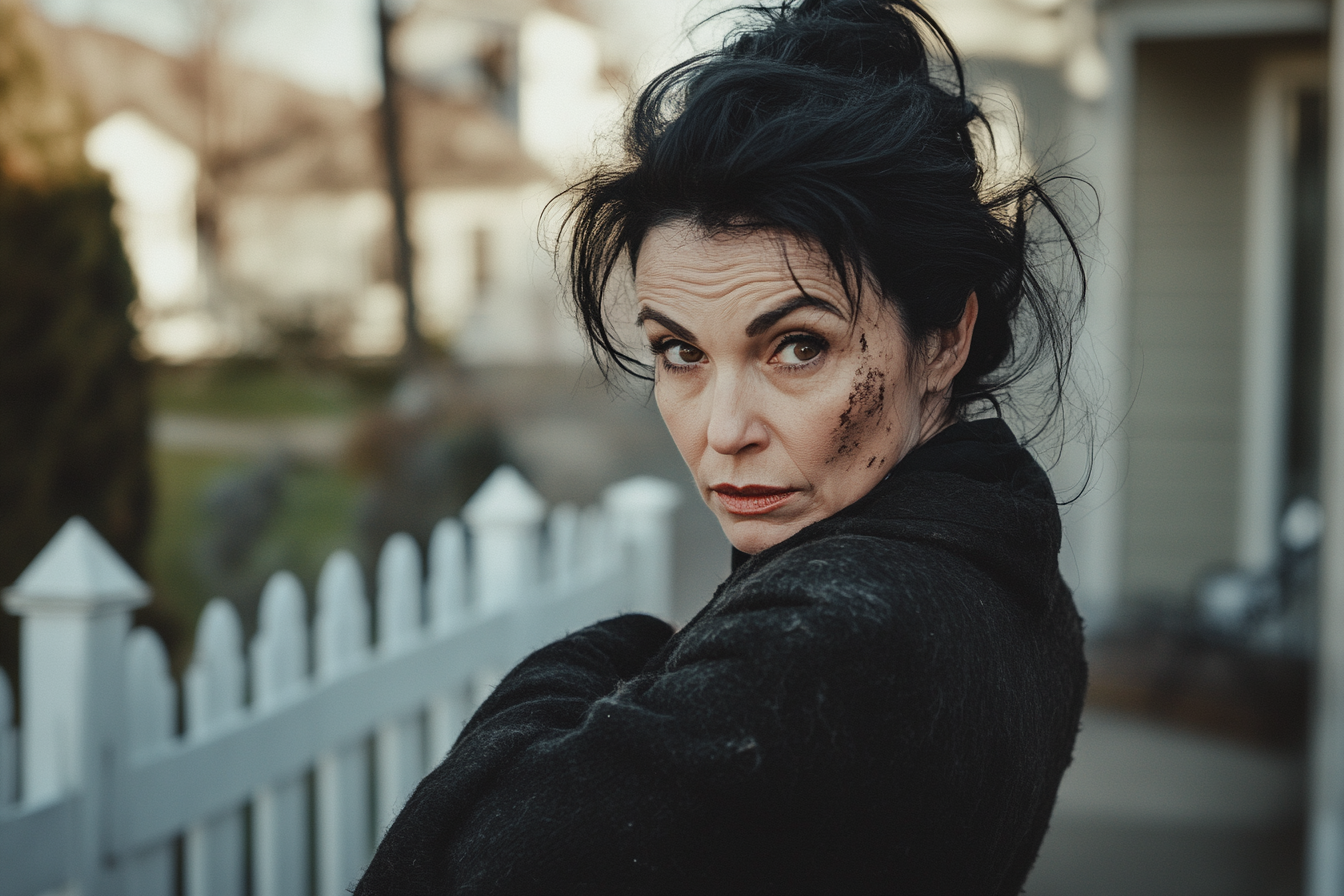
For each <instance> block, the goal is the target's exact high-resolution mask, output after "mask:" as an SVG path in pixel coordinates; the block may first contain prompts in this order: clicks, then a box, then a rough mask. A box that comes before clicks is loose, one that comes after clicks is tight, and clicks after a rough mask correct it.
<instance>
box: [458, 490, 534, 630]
mask: <svg viewBox="0 0 1344 896" xmlns="http://www.w3.org/2000/svg"><path fill="white" fill-rule="evenodd" d="M545 517H546V501H545V499H544V498H542V497H541V495H539V494H538V493H537V490H536V489H534V488H533V487H532V486H531V485H529V484H528V482H527V480H526V479H524V478H523V476H522V474H521V473H519V472H518V471H517V470H515V469H514V468H513V467H509V466H503V467H500V468H499V469H497V470H495V472H493V473H491V474H490V478H489V479H487V480H485V483H484V484H483V485H482V486H481V487H480V489H479V490H478V491H477V492H476V494H474V495H472V496H471V500H470V501H468V502H467V504H466V506H465V507H463V508H462V518H463V519H464V520H466V523H467V526H468V527H469V528H470V530H471V538H472V571H473V573H474V574H475V579H476V581H475V586H476V587H475V598H476V601H475V603H476V607H477V608H478V609H479V610H480V611H481V612H483V613H492V612H494V611H496V610H502V609H505V608H506V607H509V606H512V605H513V604H514V603H515V602H516V601H518V600H519V599H520V598H522V597H524V596H525V595H526V594H527V593H528V592H529V590H530V589H533V588H535V587H536V585H537V582H538V579H539V578H540V575H539V574H540V562H539V561H540V534H541V533H540V526H541V521H542V520H543V519H545Z"/></svg>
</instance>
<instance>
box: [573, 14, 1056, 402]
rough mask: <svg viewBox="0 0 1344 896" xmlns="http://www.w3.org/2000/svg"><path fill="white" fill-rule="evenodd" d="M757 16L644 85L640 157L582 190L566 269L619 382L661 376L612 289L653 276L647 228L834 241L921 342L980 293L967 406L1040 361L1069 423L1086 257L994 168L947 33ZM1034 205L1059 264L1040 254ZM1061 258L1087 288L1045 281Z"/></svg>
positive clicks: (632, 134) (632, 118)
mask: <svg viewBox="0 0 1344 896" xmlns="http://www.w3.org/2000/svg"><path fill="white" fill-rule="evenodd" d="M743 13H744V15H745V18H744V22H743V23H742V24H740V25H739V26H738V27H737V28H736V29H735V30H734V31H733V32H732V33H731V34H730V35H729V37H728V38H727V40H726V41H725V42H724V45H723V47H722V48H721V49H718V50H714V51H711V52H708V53H704V54H701V55H699V56H696V57H694V58H692V59H690V60H688V61H686V62H684V63H682V64H680V65H677V66H675V67H673V68H672V69H670V70H668V71H667V72H664V73H663V74H662V75H660V76H659V77H657V78H656V79H654V80H653V82H652V83H650V84H649V85H648V86H647V87H646V88H645V89H644V90H643V91H642V93H641V94H640V95H639V97H638V99H637V100H636V102H635V103H634V105H633V107H632V108H631V110H630V113H629V117H628V120H627V122H626V124H625V130H624V158H623V160H621V161H619V162H617V163H615V164H610V165H607V166H605V167H602V168H599V169H598V170H597V171H596V172H595V173H593V174H592V175H591V176H589V177H588V178H586V179H585V180H583V181H581V182H579V183H578V184H576V185H575V186H573V187H571V188H570V190H569V195H570V197H571V199H572V200H573V204H572V205H571V206H570V209H569V211H568V214H567V216H566V217H565V220H564V228H563V230H562V233H561V246H562V247H563V248H562V253H561V257H562V258H563V257H564V253H565V251H567V253H568V262H569V265H568V268H569V270H568V278H569V287H570V292H571V300H572V302H573V305H574V311H575V314H576V316H577V317H578V319H579V321H580V323H581V325H582V327H583V330H584V333H585V335H586V337H587V341H588V343H589V346H590V348H591V350H592V353H593V357H594V358H595V360H596V361H597V363H598V365H599V367H600V368H601V369H602V371H603V373H604V374H606V375H608V376H610V375H611V374H612V373H613V367H614V368H619V369H620V370H624V371H625V372H626V373H629V374H633V375H635V376H641V377H646V378H647V377H648V376H649V375H650V374H649V367H648V365H647V364H645V363H643V362H641V361H639V360H637V359H636V358H635V357H633V356H632V355H631V354H630V353H629V351H630V349H629V348H628V347H627V346H623V345H622V344H621V342H620V340H619V339H618V338H617V336H616V331H617V328H616V327H615V325H614V323H613V317H612V307H611V305H612V301H611V298H610V296H609V293H610V292H612V288H611V287H612V285H613V278H616V277H618V270H619V269H620V266H621V265H622V264H623V263H625V262H628V263H629V264H630V265H631V269H632V270H633V269H634V268H637V266H638V264H639V250H640V246H641V244H642V243H643V241H644V238H645V236H646V235H647V234H648V232H649V231H650V229H652V228H654V227H657V226H659V225H662V224H667V223H672V222H684V223H687V224H690V225H692V226H694V227H697V228H699V229H700V230H701V231H702V232H704V233H706V234H713V233H723V232H730V231H741V230H743V229H747V230H751V231H773V232H778V233H782V234H789V235H791V236H793V237H795V238H797V239H798V240H799V241H800V242H802V243H803V244H804V245H811V246H814V247H818V248H820V249H821V250H823V251H824V252H825V253H826V255H827V256H828V258H829V261H830V263H831V266H832V268H833V270H834V271H835V273H836V276H837V278H838V280H839V282H840V284H841V285H842V286H843V288H844V291H845V294H846V295H847V296H848V297H849V300H850V302H851V304H852V305H853V310H854V312H855V316H856V317H857V311H858V302H859V296H860V288H859V287H860V286H861V285H863V283H868V284H872V285H874V286H876V288H877V289H876V291H877V292H878V293H879V294H880V297H881V299H883V300H885V301H887V302H890V303H892V305H894V306H895V308H896V310H897V311H898V317H899V319H900V320H901V322H902V325H903V327H904V329H905V335H906V336H907V338H908V339H910V340H911V342H912V344H915V345H920V344H922V342H923V340H924V339H925V338H926V337H928V336H929V335H930V334H933V333H936V332H938V331H941V330H944V329H946V328H950V327H953V326H955V325H956V324H957V322H958V321H959V320H960V319H961V316H962V314H963V313H964V312H965V309H966V302H967V299H968V297H969V296H970V295H971V293H972V292H974V293H975V294H976V297H977V299H978V301H979V316H978V318H977V320H976V324H975V331H974V335H973V338H972V340H971V349H970V354H969V356H968V357H967V359H966V362H965V365H964V366H963V367H962V369H961V372H960V373H959V374H958V375H957V377H956V379H955V380H954V382H953V386H952V404H951V412H952V413H953V414H955V415H958V416H963V415H965V414H966V413H967V411H968V409H969V407H970V406H971V405H973V404H975V403H977V402H980V403H982V404H984V403H987V404H988V405H990V406H992V407H993V408H994V409H995V410H999V409H1000V402H1001V401H1002V399H1003V398H1004V397H1005V395H1006V390H1007V389H1008V388H1009V387H1010V386H1011V385H1013V384H1015V383H1017V382H1018V381H1020V380H1021V379H1022V378H1023V377H1025V376H1027V375H1028V374H1029V373H1030V372H1031V371H1033V370H1035V369H1037V368H1038V366H1039V368H1040V377H1039V379H1038V378H1036V377H1033V382H1034V383H1037V384H1039V383H1040V382H1041V381H1042V380H1043V381H1045V383H1046V391H1047V392H1048V393H1051V395H1052V396H1053V400H1051V401H1048V402H1047V404H1048V405H1049V407H1048V408H1047V410H1048V411H1049V413H1048V414H1047V415H1046V416H1047V417H1049V416H1053V414H1054V412H1056V411H1058V410H1059V408H1060V406H1061V403H1062V401H1063V396H1064V383H1065V378H1066V374H1067V371H1068V367H1069V361H1070V355H1071V346H1072V338H1073V331H1074V325H1075V323H1076V322H1077V319H1078V315H1079V313H1080V312H1081V307H1082V293H1083V280H1082V265H1081V257H1080V255H1079V251H1078V247H1077V244H1076V243H1075V241H1074V237H1073V236H1072V235H1071V233H1070V231H1069V228H1068V227H1067V226H1066V224H1065V222H1064V220H1063V217H1062V215H1061V214H1060V212H1059V210H1058V208H1057V206H1056V204H1055V203H1054V202H1053V201H1052V199H1051V197H1050V196H1049V195H1048V194H1047V192H1046V190H1045V189H1044V188H1043V185H1042V183H1041V182H1040V181H1039V180H1038V179H1037V178H1036V177H1035V176H1031V175H1026V176H1022V177H1019V178H1017V179H1016V180H1013V181H1011V182H1007V183H1003V182H1000V180H999V179H997V178H996V177H995V176H992V175H993V171H992V159H989V160H986V159H983V158H979V157H978V156H977V152H979V154H980V155H981V156H983V155H986V154H992V152H993V149H992V141H986V140H985V139H984V137H983V135H984V134H987V133H988V131H989V129H988V122H987V121H986V119H985V116H984V115H983V113H982V112H981V110H980V109H979V108H978V106H977V105H976V103H975V102H973V101H972V99H970V98H969V97H968V95H967V90H966V83H965V77H964V74H963V71H962V65H961V61H960V60H959V59H958V57H957V54H956V52H955V50H954V49H953V47H952V44H951V42H950V41H949V40H948V38H947V36H946V34H944V32H943V31H942V29H941V28H939V27H938V25H937V24H936V23H935V22H934V21H933V19H932V18H931V17H930V16H929V14H928V13H927V12H925V11H924V9H923V8H922V7H920V5H919V4H918V3H917V2H913V0H781V2H779V3H778V4H777V5H768V6H756V7H748V8H745V9H744V10H743ZM976 129H983V130H982V131H981V139H980V140H979V149H977V143H976V141H975V140H973V131H975V130H976ZM1036 211H1044V212H1045V214H1046V216H1047V223H1048V224H1050V225H1052V226H1051V227H1049V232H1050V234H1051V236H1050V237H1049V242H1051V243H1052V244H1053V245H1054V246H1055V247H1056V248H1059V247H1062V248H1063V252H1062V253H1061V252H1059V251H1052V252H1045V253H1042V252H1040V251H1038V248H1039V246H1038V241H1037V240H1036V239H1035V238H1033V235H1032V234H1033V230H1034V228H1029V227H1028V224H1029V221H1030V219H1031V217H1032V214H1033V212H1036ZM1047 256H1048V258H1049V263H1048V264H1043V263H1041V259H1042V258H1043V257H1047ZM1061 258H1064V259H1065V260H1066V261H1067V262H1068V263H1069V265H1072V266H1074V268H1075V273H1076V279H1075V280H1074V282H1073V283H1072V284H1071V286H1070V287H1065V286H1064V285H1062V284H1059V285H1056V284H1052V283H1049V282H1046V281H1047V280H1048V279H1049V278H1047V277H1045V276H1044V275H1043V274H1042V271H1043V270H1045V269H1047V268H1048V269H1051V270H1054V269H1057V268H1058V264H1057V263H1058V262H1059V260H1060V259H1061ZM1070 294H1073V295H1074V298H1069V295H1070ZM1052 377H1053V379H1052ZM1036 423H1037V425H1043V423H1042V421H1040V420H1037V421H1036Z"/></svg>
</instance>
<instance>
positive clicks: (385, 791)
mask: <svg viewBox="0 0 1344 896" xmlns="http://www.w3.org/2000/svg"><path fill="white" fill-rule="evenodd" d="M423 581H424V579H423V578H422V577H421V573H420V549H419V548H418V547H417V546H416V544H415V539H413V538H411V536H409V535H407V534H406V533H404V532H401V533H398V534H396V535H393V536H392V537H391V538H389V539H388V540H387V544H386V545H384V546H383V553H382V556H381V557H379V558H378V654H379V656H381V657H384V658H391V657H395V656H398V655H400V654H403V653H406V652H407V651H409V650H411V649H412V648H414V647H415V645H416V642H417V641H419V640H420V620H421V617H422V615H423V614H422V612H421V611H422V607H423V603H424V596H423V592H422V585H421V583H422V582H423ZM424 739H425V734H424V716H423V708H418V709H417V711H415V712H413V713H411V714H409V715H405V716H402V717H401V718H395V719H391V720H390V721H387V722H384V723H383V724H382V725H380V726H379V727H378V733H377V734H376V735H375V736H374V753H375V755H376V756H377V768H376V774H375V776H374V784H375V788H376V795H377V796H376V806H375V809H376V811H377V819H378V824H377V830H378V832H379V834H380V835H381V833H382V832H383V831H385V830H387V827H388V825H390V824H392V820H393V819H394V818H396V817H397V813H398V812H399V811H401V806H402V803H404V802H405V801H406V797H407V796H409V795H410V793H411V790H412V789H414V787H415V785H416V784H417V783H419V781H420V778H421V777H422V776H423V775H424V773H425V769H424V765H425V760H424V756H423V748H424Z"/></svg>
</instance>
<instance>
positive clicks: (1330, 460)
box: [1306, 0, 1344, 896]
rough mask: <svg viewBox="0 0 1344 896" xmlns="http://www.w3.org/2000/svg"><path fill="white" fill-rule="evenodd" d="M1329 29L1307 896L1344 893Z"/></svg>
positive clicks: (1337, 277) (1340, 360)
mask: <svg viewBox="0 0 1344 896" xmlns="http://www.w3.org/2000/svg"><path fill="white" fill-rule="evenodd" d="M1331 13H1332V15H1331V22H1330V80H1329V95H1328V103H1329V105H1328V112H1327V119H1328V122H1329V125H1328V126H1329V128H1330V130H1329V134H1328V138H1327V139H1328V147H1329V148H1328V151H1329V161H1328V162H1327V166H1328V167H1327V175H1326V227H1325V241H1326V246H1325V258H1326V270H1325V363H1324V368H1325V369H1324V371H1323V374H1322V375H1323V379H1324V384H1323V385H1324V393H1325V407H1324V408H1322V412H1321V419H1322V432H1323V436H1322V445H1321V499H1322V502H1323V504H1324V506H1325V533H1324V538H1323V539H1322V541H1321V569H1320V576H1321V578H1320V644H1319V660H1318V662H1317V667H1316V708H1315V709H1316V711H1315V716H1314V726H1315V727H1314V731H1313V734H1312V747H1311V750H1312V753H1311V777H1310V816H1309V818H1308V842H1307V850H1308V857H1307V887H1306V892H1307V894H1308V896H1339V894H1341V893H1344V0H1333V4H1332V9H1331Z"/></svg>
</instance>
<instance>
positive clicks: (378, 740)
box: [0, 467, 672, 896]
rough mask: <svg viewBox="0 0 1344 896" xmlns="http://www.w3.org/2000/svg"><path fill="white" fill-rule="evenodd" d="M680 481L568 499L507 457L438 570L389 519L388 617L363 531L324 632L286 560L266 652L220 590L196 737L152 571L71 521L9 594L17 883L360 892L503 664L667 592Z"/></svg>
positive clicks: (342, 557)
mask: <svg viewBox="0 0 1344 896" xmlns="http://www.w3.org/2000/svg"><path fill="white" fill-rule="evenodd" d="M669 488H670V487H668V486H665V485H664V484H661V483H656V482H652V481H648V480H632V481H630V482H627V483H623V484H619V485H618V486H615V487H613V488H612V489H609V490H608V492H607V493H606V495H605V496H604V499H603V503H602V505H601V506H600V507H592V508H585V509H582V510H580V509H578V508H576V507H573V506H569V505H561V506H560V507H557V508H554V509H552V510H551V511H550V512H549V514H548V513H547V509H546V505H545V502H544V501H543V500H542V498H541V496H540V495H538V494H537V493H536V492H535V490H533V489H532V487H531V486H530V485H529V484H528V483H527V482H526V480H524V479H523V477H522V476H521V475H520V474H519V473H518V472H517V471H516V470H513V469H512V468H508V467H503V468H500V469H499V470H497V471H495V473H494V474H492V475H491V477H490V479H489V480H487V482H486V484H485V485H484V486H482V488H481V489H480V490H479V491H478V492H477V494H476V495H475V496H473V498H472V499H471V501H469V502H468V504H467V506H466V507H465V508H464V510H463V514H462V516H463V520H462V521H461V522H459V521H458V520H444V521H442V522H441V523H440V524H439V525H438V526H437V527H436V528H435V529H434V532H433V535H432V537H431V538H430V542H429V545H428V550H427V553H426V555H425V558H424V568H423V569H422V564H421V557H420V550H419V547H418V546H417V545H416V543H415V542H414V541H413V540H412V539H411V538H410V537H409V536H407V535H395V536H393V537H392V538H391V539H389V540H388V542H387V544H386V545H385V546H384V549H383V551H382V554H381V555H380V557H379V561H378V567H377V576H376V582H377V592H376V595H375V597H376V602H375V604H374V606H373V608H372V609H373V611H374V612H376V623H377V625H376V626H371V621H372V620H371V613H370V610H371V607H370V604H369V601H368V600H367V598H366V595H365V589H364V576H363V572H362V571H361V569H360V565H359V563H358V561H357V560H356V559H355V558H354V557H353V556H352V555H351V554H349V553H347V552H344V551H338V552H337V553H335V554H333V555H332V556H331V557H330V558H328V560H327V562H326V564H325V565H324V567H323V569H322V573H321V575H320V577H319V579H318V584H317V590H316V608H315V614H314V617H313V623H312V627H311V632H310V629H309V627H308V625H307V624H306V621H305V619H306V613H307V610H306V607H305V598H304V592H303V587H302V585H301V584H300V583H299V581H298V579H296V578H295V577H294V576H293V575H291V574H290V573H287V572H280V573H277V574H275V575H274V576H272V577H271V579H270V580H269V581H268V583H267V585H266V587H265V589H264V591H263V594H262V598H261V603H260V605H259V610H258V621H257V632H256V635H255V637H254V638H253V639H252V642H251V644H250V645H249V646H248V650H247V653H246V654H244V651H243V637H242V626H241V625H240V622H239V619H238V615H237V613H236V611H235V610H234V609H233V607H232V605H231V604H228V603H227V602H225V601H223V600H219V599H216V600H213V601H211V602H210V603H209V604H208V605H207V607H206V609H205V612H204V613H203V614H202V616H201V619H200V622H199V624H198V627H197V632H196V644H195V652H194V654H193V657H192V660H191V663H190V665H189V666H188V669H187V672H186V674H185V676H184V680H183V685H182V692H183V693H182V696H183V701H182V705H183V709H184V716H185V719H184V722H185V724H184V726H183V727H184V731H183V733H182V734H181V735H179V734H178V733H177V730H178V718H177V707H178V694H177V685H176V684H175V683H174V681H173V679H172V677H171V675H170V674H169V666H168V657H167V653H166V651H165V650H164V648H163V644H162V642H161V641H160V640H159V638H158V636H157V635H155V634H154V633H152V632H150V631H148V630H146V629H135V630H134V631H131V630H130V611H131V610H132V609H133V608H134V607H135V606H138V605H140V604H142V603H143V602H144V601H145V600H146V599H147V594H148V589H147V587H146V586H145V585H144V583H143V582H141V581H140V580H139V579H138V578H136V577H135V575H134V573H133V572H131V571H130V569H129V568H127V567H126V565H125V564H124V563H122V561H121V560H120V558H118V557H117V556H116V555H115V554H114V553H113V552H112V551H111V549H110V548H108V547H107V545H106V543H105V542H103V541H102V539H101V538H100V537H99V536H98V535H97V533H96V532H94V530H93V529H92V527H91V526H89V525H88V524H87V523H85V522H84V521H82V520H79V519H76V520H72V521H71V522H70V523H69V524H68V525H67V526H66V527H65V528H64V529H62V531H61V533H60V534H58V536H57V537H56V538H55V539H53V541H52V543H51V544H50V545H49V546H48V547H47V548H46V549H44V551H43V552H42V554H41V555H39V557H38V559H37V560H35V561H34V563H33V565H32V566H31V567H30V568H29V570H28V571H27V572H25V573H24V575H23V576H22V577H21V578H20V579H19V581H18V582H16V583H15V585H14V587H13V588H11V589H9V591H8V593H7V595H8V596H7V598H6V605H7V606H8V607H9V609H10V610H11V611H13V612H16V613H18V614H20V615H21V616H23V628H22V632H23V634H22V642H21V643H22V650H23V677H22V679H21V681H20V684H21V685H22V687H23V694H22V696H23V701H24V703H23V705H24V707H25V722H24V726H23V729H22V731H19V730H18V729H17V728H16V727H15V725H14V723H13V718H14V700H13V695H12V694H11V692H10V689H9V684H8V682H7V681H6V680H5V679H4V677H3V674H2V673H0V869H3V872H2V873H0V896H10V894H13V896H29V894H35V893H41V892H47V891H51V890H63V889H72V890H78V891H81V892H83V893H86V894H90V896H101V894H104V893H107V894H126V896H132V894H134V896H142V894H143V896H167V894H174V893H176V892H177V889H178V887H179V886H181V887H182V889H183V891H184V892H185V893H187V894H189V896H217V894H228V896H233V894H242V893H244V892H250V893H253V894H256V896H272V894H291V893H292V894H296V896H307V894H316V896H338V894H341V893H345V892H348V889H349V887H350V886H351V885H352V884H353V882H354V881H355V880H357V879H358V877H359V875H360V873H361V872H362V870H363V868H364V866H365V865H366V864H367V862H368V860H369V857H370V855H371V854H372V849H373V847H374V843H375V832H381V831H383V830H384V829H385V828H386V826H387V824H388V823H389V822H390V821H391V819H392V818H393V817H394V815H395V813H396V812H397V811H398V810H399V809H400V807H401V805H402V804H403V803H404V802H405V800H406V797H407V796H408V794H409V793H410V792H411V790H412V789H413V788H414V786H415V785H416V783H417V782H418V780H419V779H420V777H421V776H422V775H423V774H425V773H426V772H427V771H428V770H429V769H431V768H432V767H433V766H434V765H436V764H437V763H438V762H440V761H441V760H442V758H443V756H444V755H445V754H446V753H447V752H448V750H449V749H450V748H451V746H452V743H453V741H454V740H455V739H456V737H457V734H458V732H459V731H460V730H461V729H462V726H463V724H464V723H465V722H466V720H467V717H468V716H469V714H470V712H471V711H472V708H473V707H474V706H475V705H476V704H477V703H478V702H479V701H480V700H481V699H482V698H483V697H484V694H485V692H486V691H487V690H488V688H489V687H490V686H492V684H493V682H494V681H496V680H498V676H499V675H500V674H502V672H503V671H505V670H506V669H508V668H509V667H510V666H512V665H513V664H514V663H516V662H517V661H518V660H519V659H520V658H521V657H522V656H524V655H525V654H526V652H527V651H529V650H531V649H533V648H535V647H538V646H540V645H541V644H543V643H545V642H546V641H548V640H552V639H554V638H556V637H558V636H560V635H562V634H563V633H564V632H566V631H569V630H572V629H574V628H577V627H580V626H582V625H584V624H586V623H588V622H591V621H594V620H596V619H598V618H601V617H603V616H610V615H612V614H614V613H617V612H621V611H624V610H628V609H632V608H636V607H638V608H640V609H645V610H651V611H653V612H660V613H662V614H664V615H665V614H666V613H667V610H668V606H667V604H668V600H669V596H670V595H669V593H668V588H667V582H668V578H669V572H670V570H669V566H668V563H669V559H668V558H669V556H670V553H669V549H670V544H669V541H670V535H669V529H668V525H669V519H670V512H671V508H672V498H671V495H670V492H669V491H668V489H669ZM464 524H465V525H464ZM371 628H373V629H374V630H375V631H376V635H377V637H376V639H374V638H372V637H371ZM310 645H311V652H310ZM310 655H311V658H312V662H311V672H310V662H309V657H310ZM20 743H22V745H23V750H22V756H20V755H19V754H20V750H19V744H20ZM20 759H22V760H23V761H22V762H20ZM20 784H21V785H22V786H20ZM7 805H8V808H6V807H7ZM249 834H250V841H248V840H245V837H247V836H248V835H249ZM179 843H180V845H181V848H180V849H179ZM179 856H180V861H181V862H182V867H181V868H178V867H177V862H178V861H179Z"/></svg>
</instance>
